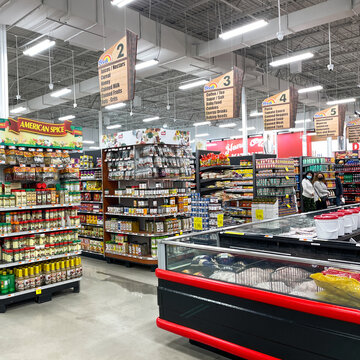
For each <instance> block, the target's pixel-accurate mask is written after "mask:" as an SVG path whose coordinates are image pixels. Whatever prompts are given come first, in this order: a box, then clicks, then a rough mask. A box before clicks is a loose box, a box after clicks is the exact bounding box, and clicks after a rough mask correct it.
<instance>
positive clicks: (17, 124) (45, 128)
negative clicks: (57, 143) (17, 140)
mask: <svg viewBox="0 0 360 360" xmlns="http://www.w3.org/2000/svg"><path fill="white" fill-rule="evenodd" d="M9 131H11V132H13V133H14V134H20V132H21V131H26V132H29V133H33V134H39V135H47V136H65V135H66V134H67V133H69V134H73V130H72V129H71V121H68V120H66V121H64V123H63V124H49V123H45V122H42V121H37V120H31V119H26V118H20V117H19V118H18V119H17V120H14V119H11V118H9Z"/></svg>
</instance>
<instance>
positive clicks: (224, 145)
mask: <svg viewBox="0 0 360 360" xmlns="http://www.w3.org/2000/svg"><path fill="white" fill-rule="evenodd" d="M206 147H207V150H209V151H221V152H222V153H224V154H226V155H229V156H240V155H242V154H243V151H244V149H243V139H241V138H240V139H233V140H224V141H212V142H211V143H207V144H206ZM248 151H249V154H253V153H262V152H264V139H263V137H262V136H256V137H251V138H249V139H248Z"/></svg>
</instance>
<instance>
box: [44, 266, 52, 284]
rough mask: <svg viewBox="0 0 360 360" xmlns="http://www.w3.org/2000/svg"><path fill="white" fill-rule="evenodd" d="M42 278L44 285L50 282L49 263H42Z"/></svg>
mask: <svg viewBox="0 0 360 360" xmlns="http://www.w3.org/2000/svg"><path fill="white" fill-rule="evenodd" d="M43 272H44V279H45V285H49V284H51V271H50V264H45V265H44V271H43Z"/></svg>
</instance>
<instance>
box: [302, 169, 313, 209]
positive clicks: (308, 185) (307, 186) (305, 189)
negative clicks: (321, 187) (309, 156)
mask: <svg viewBox="0 0 360 360" xmlns="http://www.w3.org/2000/svg"><path fill="white" fill-rule="evenodd" d="M313 178H314V173H313V172H312V171H308V172H307V173H306V174H305V176H304V178H303V180H302V182H301V188H302V200H303V204H304V212H309V211H315V209H316V208H315V200H314V198H315V190H314V186H313V183H312V180H313Z"/></svg>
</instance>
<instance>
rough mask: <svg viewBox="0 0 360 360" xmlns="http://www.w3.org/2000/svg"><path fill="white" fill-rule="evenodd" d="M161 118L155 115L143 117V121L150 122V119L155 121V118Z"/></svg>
mask: <svg viewBox="0 0 360 360" xmlns="http://www.w3.org/2000/svg"><path fill="white" fill-rule="evenodd" d="M159 119H160V117H159V116H153V117H149V118H146V119H143V122H150V121H155V120H159Z"/></svg>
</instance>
